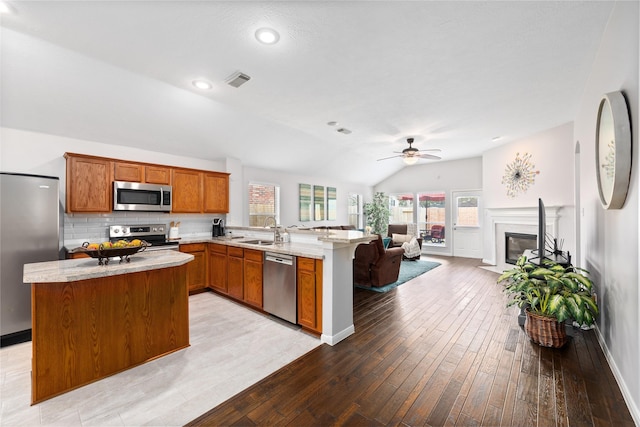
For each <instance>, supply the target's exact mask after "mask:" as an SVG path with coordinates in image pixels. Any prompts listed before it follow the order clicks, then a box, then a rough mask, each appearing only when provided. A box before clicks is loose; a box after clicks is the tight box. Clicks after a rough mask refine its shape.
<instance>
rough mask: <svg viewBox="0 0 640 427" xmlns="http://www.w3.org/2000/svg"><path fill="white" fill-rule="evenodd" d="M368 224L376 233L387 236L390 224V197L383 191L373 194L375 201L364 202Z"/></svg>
mask: <svg viewBox="0 0 640 427" xmlns="http://www.w3.org/2000/svg"><path fill="white" fill-rule="evenodd" d="M364 215H365V218H366V224H367V225H368V226H370V227H371V230H372V232H373V233H375V234H380V235H381V236H385V235H386V234H387V227H388V225H389V215H390V213H389V198H388V197H387V196H386V195H385V194H384V193H382V192H377V193H376V194H374V195H373V201H371V202H367V203H365V204H364Z"/></svg>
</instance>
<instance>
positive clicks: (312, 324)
mask: <svg viewBox="0 0 640 427" xmlns="http://www.w3.org/2000/svg"><path fill="white" fill-rule="evenodd" d="M297 263H298V265H297V276H298V277H297V282H298V284H297V285H298V324H299V325H300V326H303V327H305V328H307V329H310V330H312V331H315V332H319V333H322V260H319V259H312V258H303V257H298V260H297Z"/></svg>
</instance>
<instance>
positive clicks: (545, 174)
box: [482, 123, 575, 258]
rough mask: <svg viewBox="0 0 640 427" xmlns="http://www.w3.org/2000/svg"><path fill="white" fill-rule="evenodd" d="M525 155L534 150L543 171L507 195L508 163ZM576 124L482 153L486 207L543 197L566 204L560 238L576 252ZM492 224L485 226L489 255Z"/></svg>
mask: <svg viewBox="0 0 640 427" xmlns="http://www.w3.org/2000/svg"><path fill="white" fill-rule="evenodd" d="M517 153H520V155H521V156H522V155H523V154H525V153H529V154H531V161H532V162H533V163H534V164H535V170H537V171H540V173H539V174H538V175H536V178H535V183H534V184H533V185H532V186H531V187H529V189H528V190H527V192H526V193H522V194H519V195H517V196H516V197H513V198H511V197H509V196H507V190H506V187H505V185H504V184H502V177H503V176H504V172H505V168H506V166H507V164H509V163H511V162H513V160H514V159H515V157H516V154H517ZM573 159H574V144H573V124H572V123H566V124H564V125H561V126H558V127H555V128H553V129H548V130H546V131H543V132H540V133H538V134H535V135H532V136H530V137H528V138H524V139H522V140H519V141H515V142H512V143H509V144H504V145H501V146H498V147H496V148H494V149H492V150H489V151H486V152H485V153H484V154H483V156H482V182H483V184H484V186H483V191H484V202H485V208H486V209H495V208H524V207H532V208H536V207H537V206H538V198H541V199H542V201H543V202H544V204H545V206H546V207H551V206H562V207H563V208H562V209H561V210H560V212H559V213H558V214H559V216H560V219H559V223H558V235H557V236H554V237H556V238H558V239H564V246H563V249H564V250H568V251H570V252H571V253H572V254H574V253H575V226H574V222H575V221H574V215H575V206H574V194H573V188H574V187H573V182H574V175H573V166H574V163H573ZM490 232H491V230H490V228H489V227H485V230H484V233H485V238H484V242H485V247H484V254H485V258H486V257H487V256H488V254H489V253H490V252H489V251H490V250H491V249H490V248H488V247H487V246H486V245H487V242H490V241H492V239H490V238H489V236H488V235H487V233H490Z"/></svg>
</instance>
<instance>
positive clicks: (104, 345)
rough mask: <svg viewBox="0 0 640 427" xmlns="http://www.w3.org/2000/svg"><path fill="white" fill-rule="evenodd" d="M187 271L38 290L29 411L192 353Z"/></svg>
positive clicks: (34, 306)
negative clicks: (154, 362)
mask: <svg viewBox="0 0 640 427" xmlns="http://www.w3.org/2000/svg"><path fill="white" fill-rule="evenodd" d="M186 269H187V266H186V265H180V266H176V267H169V268H161V269H156V270H148V271H141V272H133V273H129V274H120V275H114V276H107V277H100V278H92V279H87V280H78V281H70V282H52V283H33V284H32V286H31V298H32V321H33V325H32V329H33V348H32V372H31V381H32V387H31V388H32V392H31V393H32V399H31V403H32V404H35V403H39V402H41V401H43V400H46V399H49V398H52V397H54V396H57V395H59V394H62V393H64V392H67V391H69V390H72V389H75V388H78V387H80V386H83V385H86V384H89V383H91V382H94V381H97V380H99V379H102V378H105V377H107V376H110V375H113V374H116V373H118V372H122V371H124V370H127V369H129V368H132V367H134V366H137V365H141V364H143V363H145V362H148V361H151V360H153V359H156V358H158V357H161V356H164V355H166V354H169V353H172V352H175V351H178V350H181V349H184V348H186V347H188V346H189V307H188V305H189V301H188V290H187V281H186Z"/></svg>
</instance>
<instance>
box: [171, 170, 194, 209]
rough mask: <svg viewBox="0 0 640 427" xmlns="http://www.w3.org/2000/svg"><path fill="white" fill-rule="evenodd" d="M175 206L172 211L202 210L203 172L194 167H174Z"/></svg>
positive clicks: (172, 180)
mask: <svg viewBox="0 0 640 427" xmlns="http://www.w3.org/2000/svg"><path fill="white" fill-rule="evenodd" d="M171 182H173V186H172V187H173V195H172V197H173V207H172V208H171V212H174V213H176V212H181V213H201V212H202V172H200V171H197V170H192V169H173V173H172V177H171Z"/></svg>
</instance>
